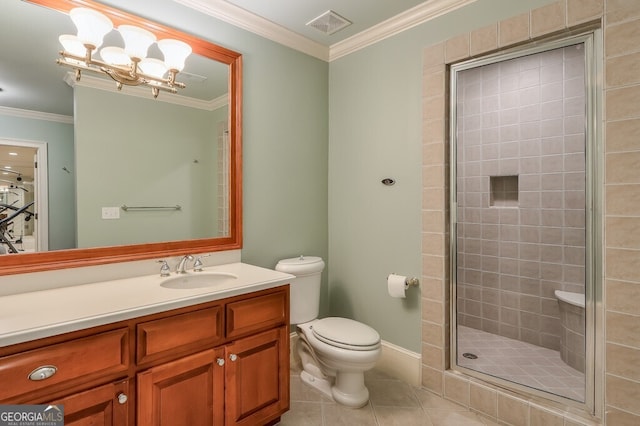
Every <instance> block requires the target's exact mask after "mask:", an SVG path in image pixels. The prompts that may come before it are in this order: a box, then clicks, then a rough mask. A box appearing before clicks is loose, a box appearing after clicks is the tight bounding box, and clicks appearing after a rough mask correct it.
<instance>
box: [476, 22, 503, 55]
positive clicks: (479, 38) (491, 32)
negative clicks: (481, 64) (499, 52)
mask: <svg viewBox="0 0 640 426" xmlns="http://www.w3.org/2000/svg"><path fill="white" fill-rule="evenodd" d="M497 48H498V24H497V23H495V24H491V25H489V26H487V27H484V28H480V29H477V30H475V31H471V34H470V35H469V54H470V55H471V56H475V55H479V54H481V53H485V52H489V51H491V50H495V49H497Z"/></svg>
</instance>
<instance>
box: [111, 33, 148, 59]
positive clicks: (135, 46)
mask: <svg viewBox="0 0 640 426" xmlns="http://www.w3.org/2000/svg"><path fill="white" fill-rule="evenodd" d="M118 32H119V33H120V35H122V38H123V40H124V50H125V52H127V55H129V56H130V57H131V58H136V59H144V58H146V57H147V50H149V46H151V44H152V43H153V42H155V41H156V36H155V35H153V33H151V32H149V31H147V30H145V29H142V28H140V27H135V26H133V25H120V26H119V27H118Z"/></svg>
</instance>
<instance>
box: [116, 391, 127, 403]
mask: <svg viewBox="0 0 640 426" xmlns="http://www.w3.org/2000/svg"><path fill="white" fill-rule="evenodd" d="M128 399H129V398H128V397H127V395H126V394H124V393H119V394H118V402H119V403H120V404H124V403H125V402H127V400H128Z"/></svg>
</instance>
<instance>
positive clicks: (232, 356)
mask: <svg viewBox="0 0 640 426" xmlns="http://www.w3.org/2000/svg"><path fill="white" fill-rule="evenodd" d="M229 359H230V360H231V361H235V360H236V359H238V355H236V354H231V355H229Z"/></svg>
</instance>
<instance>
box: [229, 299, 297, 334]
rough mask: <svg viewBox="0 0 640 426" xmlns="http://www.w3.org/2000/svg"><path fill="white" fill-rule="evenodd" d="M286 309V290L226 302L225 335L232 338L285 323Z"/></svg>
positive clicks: (287, 305) (287, 307) (287, 306)
mask: <svg viewBox="0 0 640 426" xmlns="http://www.w3.org/2000/svg"><path fill="white" fill-rule="evenodd" d="M288 309H289V304H288V292H287V291H286V290H280V291H278V292H275V293H271V294H266V295H264V296H256V297H252V298H249V299H245V300H240V301H237V302H230V303H227V308H226V316H227V327H226V336H227V338H228V339H233V338H236V337H239V336H244V335H246V334H250V333H255V332H257V331H261V330H266V329H269V328H273V327H276V326H278V325H283V324H286V323H287V318H288V316H287V314H288Z"/></svg>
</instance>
